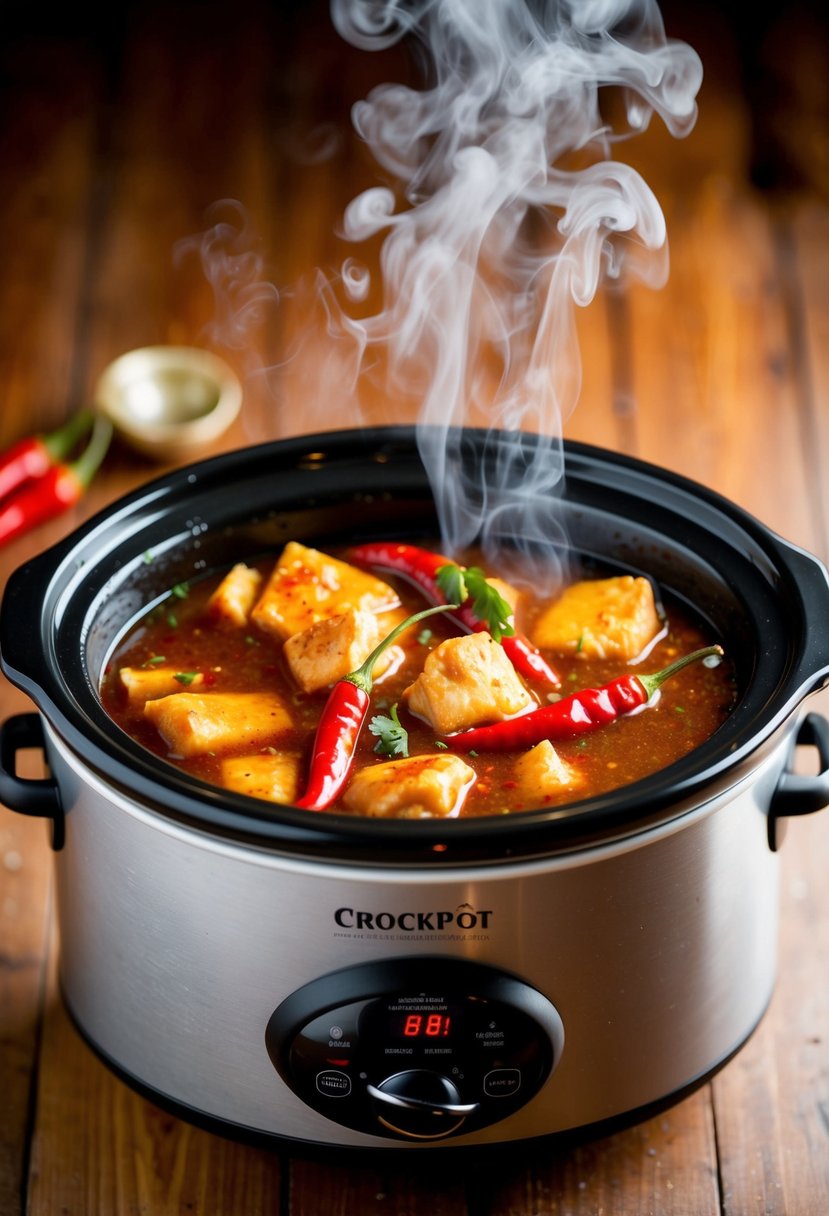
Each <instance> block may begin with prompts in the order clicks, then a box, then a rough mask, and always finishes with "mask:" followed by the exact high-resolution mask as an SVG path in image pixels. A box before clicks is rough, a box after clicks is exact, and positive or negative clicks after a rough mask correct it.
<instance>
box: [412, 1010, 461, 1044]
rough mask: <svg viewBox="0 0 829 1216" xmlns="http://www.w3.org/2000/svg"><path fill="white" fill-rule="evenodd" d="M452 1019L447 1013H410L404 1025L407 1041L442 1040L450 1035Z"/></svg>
mask: <svg viewBox="0 0 829 1216" xmlns="http://www.w3.org/2000/svg"><path fill="white" fill-rule="evenodd" d="M451 1025H452V1019H451V1017H449V1015H448V1014H447V1013H409V1014H407V1015H406V1021H405V1022H404V1023H403V1034H404V1035H405V1037H406V1038H407V1039H421V1038H427V1039H441V1038H443V1037H444V1036H445V1035H448V1034H449V1030H450V1027H451Z"/></svg>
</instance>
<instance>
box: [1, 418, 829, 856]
mask: <svg viewBox="0 0 829 1216" xmlns="http://www.w3.org/2000/svg"><path fill="white" fill-rule="evenodd" d="M486 434H487V433H486V432H482V431H481V432H479V431H475V430H471V431H463V432H458V433H457V435H458V436H459V442H460V443H461V444H463V443H469V444H471V445H472V449H474V450H475V451H476V452H478V451H479V450H480V445H481V444H482V443H483V442H484V440H485V436H486ZM496 439H497V436H496ZM530 441H531V442H532V439H531V440H530ZM472 449H470V450H472ZM564 450H565V467H566V471H567V485H568V500H567V501H568V506H567V510H568V512H569V515H570V520H569V522H570V524H571V526H572V527H574V528H575V530H576V532H577V533H580V536H581V540H580V544H579V547H580V549H581V550H582V551H584V552H588V551H590V550H591V546H592V544H593V539H594V537H593V534H594V533H595V534H596V536H599V534H601V536H600V539H601V542H602V545H603V546H604V548H603V549H602V553H601V556H602V557H603V558H605V557H606V556H607V553H606V548H607V546H606V543H605V542H606V539H607V535H608V533H609V532H610V533H612V536H613V539H612V544H611V547H612V548H613V557H614V560H617V561H618V562H619V563H620V564H622V565H624V566H625V567H626V568H635V569H643V570H647V571H648V572H649V573H653V574H654V577H656V578H657V580H658V581H659V580H660V578H667V579H673V581H674V583H676V581H677V579H679V582H684V583H685V584H686V585H685V586H681V587H676V586H675V587H674V591H678V593H679V594H680V595H681V596H682V595H684V596H685V598H687V599H688V600H689V602H691V603H693V604H694V606H695V607H696V608H697V609H699V610H700V611H702V613H703V614H704V615H707V616H708V617H709V619H710V620H711V621H712V622H713V623H714V625H715V627H716V628H717V629H718V630H719V631H720V632H721V633H723V634H724V635H729V634H730V635H731V638H730V644H731V645H732V647H733V649H734V651H735V653H734V655H733V657H734V659H735V664H736V666H737V669H738V683H739V686H740V696H739V700H738V704H737V706H736V707H735V709H734V711H733V712H732V714H731V715H730V717H729V719H728V720H727V722H726V723H725V724H724V726H723V727H721V728H720V730H719V731H717V732H716V734H715V735H714V736H713V737H712V738H711V739H710V740H708V741H707V742H706V743H705V744H703V745H702V746H701V747H699V748H697V749H695V751H694V752H692V753H690V754H689V756H688V757H686V758H684V759H682V760H680V761H677V762H675V763H674V764H672V765H670V766H669V767H667V768H665V769H662V770H660V771H659V772H657V773H655V774H653V775H652V776H650V777H647V778H645V779H643V780H640V781H637V782H635V783H634V784H632V785H629V786H626V787H624V788H622V789H620V790H615V791H612V792H611V793H609V794H606V795H601V796H599V797H594V798H590V799H585V800H583V801H580V802H575V803H571V804H569V805H567V806H566V807H560V808H554V809H547V810H539V811H528V812H522V813H521V814H517V815H510V816H494V817H479V818H470V819H460V820H451V821H443V820H441V821H436V820H418V821H411V820H377V819H365V818H359V817H355V816H347V815H342V814H333V813H309V812H307V811H300V810H297V809H295V808H292V807H281V806H280V807H274V806H273V805H272V804H270V803H264V802H260V801H259V800H257V799H252V798H249V797H246V796H244V795H240V794H233V793H231V792H229V791H227V790H221V789H218V788H217V787H213V786H210V785H207V784H205V783H204V782H201V781H199V780H198V779H196V778H192V777H190V776H189V775H188V774H186V773H183V772H181V771H180V770H178V769H176V768H175V767H173V766H172V765H170V764H168V763H166V762H165V761H164V760H161V759H159V758H158V757H156V756H154V755H153V754H152V753H150V752H148V751H147V750H146V749H144V748H142V747H141V746H140V745H139V744H138V743H136V742H134V741H133V740H132V739H130V738H129V737H128V736H127V735H125V734H124V732H122V731H121V730H120V729H119V728H118V727H116V726H115V724H114V723H113V721H112V720H111V719H110V718H109V717H108V715H107V714H106V712H105V710H104V709H103V707H102V705H101V703H100V700H99V698H98V695H97V691H96V687H95V680H96V675H95V673H96V672H99V671H100V669H101V666H102V664H103V661H104V652H105V651H106V650H107V649H108V648H111V643H112V637H113V636H114V632H118V631H123V628H124V627H125V624H126V622H127V621H128V620H129V619H130V618H131V617H132V616H134V615H136V614H137V613H138V611H139V610H140V609H143V608H145V607H146V602H147V598H148V597H149V596H152V595H156V596H157V595H158V594H159V588H160V587H164V588H169V587H170V586H172V585H173V584H174V583H176V582H180V581H182V577H183V576H184V577H186V576H187V575H188V572H189V574H190V576H191V577H192V576H194V575H195V574H197V573H199V572H201V570H202V569H205V570H207V569H211V568H214V566H215V565H216V564H217V563H216V558H215V555H216V553H217V552H218V551H219V550H222V551H225V552H226V553H227V555H228V561H229V555H230V554H231V553H232V552H242V553H243V554H244V553H247V554H251V553H254V552H256V551H259V552H263V551H266V550H269V549H270V550H274V549H275V548H277V546H279V545H280V544H281V543H284V541H286V540H288V539H291V538H292V536H291V534H292V532H294V533H297V534H298V538H299V539H306V540H308V542H309V543H315V542H316V541H318V540H320V538H322V537H323V536H325V537H327V536H329V535H330V534H331V533H332V530H333V531H334V532H336V531H339V532H340V540H343V541H347V540H350V539H355V538H356V537H355V529H356V530H357V533H358V534H359V535H365V536H368V535H375V536H376V535H390V536H402V535H405V534H407V532H411V531H412V527H413V518H412V517H413V514H414V515H415V516H416V521H417V522H416V532H417V534H419V535H422V534H423V532H424V521H429V520H431V522H432V524H434V510H433V505H432V500H431V494H430V492H429V489H428V484H427V482H426V478H425V474H424V471H423V467H422V464H421V462H420V458H419V456H418V453H417V444H416V438H415V432H414V430H413V429H412V428H407V427H385V428H376V429H373V430H368V431H364V430H361V431H342V432H334V433H325V434H319V435H310V436H302V437H299V438H296V439H289V440H281V441H274V442H272V443H266V444H262V445H258V446H255V447H252V448H245V449H239V450H237V451H234V452H230V453H226V454H224V455H221V456H217V457H214V458H213V459H211V460H207V461H203V462H201V463H199V464H194V465H190V466H186V467H185V468H182V469H178V470H175V471H174V472H173V473H171V474H167V475H165V476H162V477H160V478H157V479H155V480H153V481H151V482H149V483H148V484H146V485H144V486H142V487H140V488H139V489H138V490H136V491H135V492H133V493H132V494H129V495H127V496H125V497H124V498H122V499H120V500H118V501H117V502H115V503H113V504H112V505H111V506H109V507H108V508H106V509H105V510H103V511H101V512H100V513H99V514H97V515H96V516H95V517H94V518H92V519H91V520H90V521H88V523H86V524H85V525H83V526H82V527H81V528H79V529H78V530H77V531H76V532H74V533H72V534H71V535H70V536H69V537H67V538H66V539H65V540H64V541H62V542H60V543H59V544H57V545H56V546H54V547H53V548H52V549H50V550H47V551H46V552H45V553H43V554H41V555H39V556H38V557H36V558H34V559H32V560H31V561H30V562H28V563H27V564H26V565H24V566H22V567H20V568H19V569H18V570H17V571H15V573H14V574H13V575H12V577H11V579H10V580H9V583H8V586H7V589H6V593H5V596H4V599H3V604H2V611H1V612H0V662H1V663H2V668H3V670H4V672H5V674H6V675H7V676H8V677H9V678H10V680H11V681H12V682H13V683H15V684H16V685H18V686H19V687H20V688H22V689H23V690H24V691H26V692H27V693H28V695H29V696H30V697H31V698H32V700H33V701H34V702H35V704H36V705H37V707H38V708H39V709H40V710H41V712H42V714H43V716H44V717H45V718H46V720H47V721H48V722H49V723H50V724H51V725H52V726H53V728H54V729H55V731H56V732H57V734H58V735H59V736H60V737H61V738H63V739H64V740H65V742H66V743H67V745H68V746H69V748H70V749H71V750H72V751H74V752H75V753H76V754H77V756H78V757H79V758H80V759H81V761H82V762H83V763H84V764H86V765H87V766H88V767H89V768H90V769H91V770H93V771H94V772H95V773H97V774H98V775H99V776H100V777H101V779H102V780H103V781H104V782H105V783H107V784H108V785H111V786H113V787H115V788H116V789H118V790H120V791H122V792H123V793H125V794H126V795H127V796H128V797H131V798H133V799H134V800H136V801H137V802H139V803H140V804H142V805H144V806H146V807H147V808H148V809H151V810H154V811H156V812H159V813H160V814H162V815H163V816H166V817H167V818H170V819H173V820H176V821H178V822H181V823H183V824H187V825H190V826H192V827H196V828H199V829H201V830H204V831H207V832H209V833H211V834H215V835H219V836H223V837H226V838H229V839H231V840H234V841H237V842H240V843H245V842H247V843H253V844H256V845H260V846H265V847H271V848H274V847H275V848H278V849H280V850H283V851H288V852H293V853H299V854H302V855H305V856H314V857H319V858H324V859H328V860H340V861H348V860H361V861H363V862H368V863H375V864H408V863H417V864H423V863H424V862H426V863H430V864H434V865H447V864H457V863H469V862H476V861H486V860H489V861H506V860H511V859H517V858H519V857H520V858H524V857H527V856H535V855H544V854H548V853H554V852H559V851H562V850H563V849H567V848H573V847H576V846H579V845H583V844H585V843H590V842H601V841H605V840H610V839H613V838H615V837H617V836H619V835H629V834H630V833H631V832H639V831H642V830H643V829H644V828H646V827H647V826H649V825H652V824H654V823H656V822H660V821H662V820H664V819H666V818H671V817H673V816H674V815H676V814H680V813H682V808H683V806H684V805H686V804H687V801H688V800H690V799H694V798H699V797H700V796H701V795H704V793H705V790H706V787H708V788H710V789H713V788H714V786H715V785H716V784H717V782H719V781H720V780H723V779H728V778H729V777H730V776H731V775H733V774H737V773H739V771H740V766H741V765H742V764H743V762H744V761H747V760H748V759H749V758H750V757H751V756H752V755H753V754H754V753H755V752H756V751H757V750H758V749H759V748H760V747H761V745H762V744H763V743H764V742H766V741H767V740H768V739H769V738H770V736H771V735H773V734H774V732H775V731H776V730H777V728H778V727H779V726H780V725H781V724H782V723H783V722H784V721H785V719H786V718H787V717H788V716H789V715H790V714H791V713H792V711H793V710H794V708H795V707H796V706H797V704H798V703H799V702H800V701H801V700H802V699H803V698H804V697H805V696H806V695H807V694H808V693H809V692H811V691H813V690H814V689H816V688H817V687H819V686H820V685H821V683H823V682H824V681H825V679H826V677H827V675H829V636H827V631H826V630H825V628H817V627H816V625H817V623H818V622H822V621H825V620H826V619H827V616H828V615H829V578H828V577H827V573H826V570H825V569H824V568H823V566H822V565H821V564H820V563H819V562H818V561H817V559H815V558H813V557H812V556H811V555H809V554H806V553H804V552H803V551H802V550H800V549H798V548H796V547H794V546H792V545H789V544H788V543H787V542H785V541H783V540H781V539H780V538H779V537H778V536H776V535H775V534H774V533H772V532H771V531H770V530H769V529H768V528H767V527H765V526H764V525H763V524H762V523H760V522H759V521H758V520H757V519H755V518H754V517H753V516H751V515H749V514H747V513H746V512H744V511H743V510H742V509H741V508H739V507H737V506H736V505H735V504H734V503H732V502H730V501H729V500H728V499H725V498H723V497H722V496H720V495H718V494H716V493H714V492H712V491H710V490H708V489H707V488H705V487H703V486H701V485H700V484H698V483H696V482H693V481H690V480H689V479H687V478H684V477H682V476H680V475H678V474H675V473H672V472H670V471H667V470H665V469H662V468H659V467H658V466H654V465H649V464H647V463H645V462H643V461H640V460H638V459H635V458H632V457H626V456H622V455H619V454H617V453H613V452H609V451H607V450H605V449H601V448H596V447H592V446H591V445H587V444H578V443H569V442H568V443H565V444H564ZM269 487H273V501H274V502H275V503H276V504H277V505H276V506H267V504H268V502H269V501H270V499H269V495H270V494H271V489H270V488H269ZM355 487H358V488H356V489H355ZM571 495H572V497H571ZM257 504H258V507H259V509H257ZM219 507H221V511H219V510H218V508H219ZM378 517H379V518H378ZM667 524H669V525H670V528H669V529H667V528H666V525H667ZM333 539H336V537H334V538H333ZM333 539H332V543H333ZM654 567H656V569H654ZM700 601H702V602H700ZM726 640H727V642H728V641H729V639H728V637H727V638H726Z"/></svg>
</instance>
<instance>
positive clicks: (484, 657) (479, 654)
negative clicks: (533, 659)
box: [403, 633, 535, 735]
mask: <svg viewBox="0 0 829 1216" xmlns="http://www.w3.org/2000/svg"><path fill="white" fill-rule="evenodd" d="M403 699H404V701H405V703H406V705H407V706H408V708H409V710H410V711H411V712H412V713H413V714H416V715H417V716H418V717H419V718H425V720H426V721H427V722H429V723H430V724H431V726H432V727H433V728H434V730H435V731H436V732H437V733H438V734H439V735H452V734H455V733H456V732H457V731H460V730H466V728H467V727H470V726H482V725H484V724H485V723H487V722H500V721H501V720H502V719H503V718H512V717H514V716H515V715H516V714H519V713H521V712H522V710H525V709H530V708H532V707H533V706H534V705H535V701H534V700H533V698H532V697H531V696H530V694H529V692H527V689H526V688H525V687H524V685H523V684H522V683H521V680H520V678H519V677H518V676H517V675H516V672H515V668H514V667H513V665H512V663H510V661H509V659H508V658H507V656H506V655H505V654H504V651H503V648H502V647H501V646H499V644H498V643H497V642H494V641H493V640H492V637H491V636H490V635H489V634H488V633H470V634H466V635H464V636H463V637H457V638H448V639H447V640H446V641H445V642H441V644H440V645H439V646H436V647H435V649H434V650H433V651H431V653H430V654H429V656H428V658H427V659H426V662H425V663H424V665H423V671H422V672H421V673H420V675H419V676H418V677H417V679H416V680H415V681H414V683H413V684H410V685H409V687H408V688H407V689H406V691H405V692H404V693H403Z"/></svg>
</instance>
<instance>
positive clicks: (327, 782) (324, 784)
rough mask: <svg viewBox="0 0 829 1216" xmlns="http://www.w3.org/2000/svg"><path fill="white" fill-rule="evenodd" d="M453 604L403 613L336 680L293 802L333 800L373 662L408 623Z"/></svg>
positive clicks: (365, 705)
mask: <svg viewBox="0 0 829 1216" xmlns="http://www.w3.org/2000/svg"><path fill="white" fill-rule="evenodd" d="M456 607H457V604H440V605H438V606H437V607H435V608H424V610H423V611H422V612H416V613H414V615H413V616H408V617H406V619H405V621H401V622H400V624H399V625H396V626H395V628H394V629H392V631H391V633H388V634H386V636H385V637H384V638H383V640H382V642H380V644H379V645H378V646H376V647H375V648H374V650H372V652H371V654H370V655H369V656H368V658H367V659H366V661H365V662H364V663H363V664H361V666H360V667H358V668H357V670H356V671H352V672H349V674H348V675H347V676H343V678H342V679H341V680H338V681H337V683H336V684H335V685H334V687H333V688H332V689H331V692H330V694H329V696H328V700H327V701H326V703H325V708H324V709H323V711H322V716H321V717H320V720H319V723H318V725H317V731H316V735H315V736H314V746H313V749H312V752H311V767H310V772H309V775H308V784H307V786H306V788H305V793H304V794H303V795H302V797H301V798H298V799H297V800H296V801H295V802H294V806H298V807H302V809H303V810H306V811H324V810H326V808H327V807H329V806H331V804H332V802H335V801H336V799H337V798H338V797H339V795H340V794H341V793H342V791H343V789H344V787H345V783H346V781H347V780H348V776H349V774H350V772H351V766H352V764H353V761H354V750H355V748H356V746H357V740H358V739H359V737H360V732H361V731H362V729H363V725H364V723H365V720H366V718H367V716H368V710H369V705H370V703H371V690H372V685H373V672H374V666H375V664H376V662H377V660H378V659H379V658H380V655H381V654H382V653H383V652H384V650H386V649H387V648H388V647H389V646H390V645H391V644H392V642H394V641H396V640H397V638H399V637H400V635H401V633H404V632H405V630H407V629H408V628H410V626H412V625H416V624H417V622H418V621H422V620H423V619H424V618H425V617H427V616H433V615H434V614H435V613H436V612H448V611H450V610H452V609H454V608H456Z"/></svg>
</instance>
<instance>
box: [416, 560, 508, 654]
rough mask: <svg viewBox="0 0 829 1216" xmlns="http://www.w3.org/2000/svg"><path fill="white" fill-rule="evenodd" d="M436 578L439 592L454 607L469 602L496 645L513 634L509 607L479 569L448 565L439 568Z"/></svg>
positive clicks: (477, 567) (476, 567)
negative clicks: (463, 568) (470, 601)
mask: <svg viewBox="0 0 829 1216" xmlns="http://www.w3.org/2000/svg"><path fill="white" fill-rule="evenodd" d="M435 577H436V579H437V584H438V586H439V587H440V589H441V591H442V592H443V594H444V595H445V596H446V598H447V600H450V601H451V602H452V603H453V604H463V603H464V602H465V601H466V600H469V599H471V600H472V605H471V607H472V612H473V613H474V615H475V616H476V617H477V618H478V620H479V621H482V622H483V624H484V625H486V627H487V629H488V630H489V632H490V633H491V634H492V637H493V638H494V640H495V641H496V642H500V641H501V639H502V638H504V637H509V636H511V635H512V634H513V633H515V630H514V629H513V627H512V608H511V607H510V606H509V604H508V603H507V601H506V600H505V599H504V597H503V596H502V595H501V593H500V592H499V591H498V590H497V589H496V588H495V587H493V586H492V583H490V582H488V581H487V577H486V575H485V574H484V572H483V570H481V569H480V567H479V566H468V567H467V568H466V569H465V570H462V569H461V567H460V566H455V565H453V564H447V565H446V566H441V567H440V569H439V570H438V571H437V574H436V576H435Z"/></svg>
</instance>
